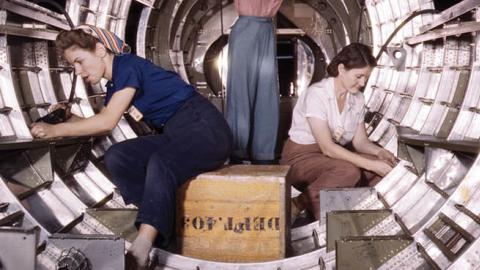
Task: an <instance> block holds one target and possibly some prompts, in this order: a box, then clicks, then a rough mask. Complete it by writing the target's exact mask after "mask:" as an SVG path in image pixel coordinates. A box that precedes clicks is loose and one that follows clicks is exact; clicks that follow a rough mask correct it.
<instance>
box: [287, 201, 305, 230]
mask: <svg viewBox="0 0 480 270" xmlns="http://www.w3.org/2000/svg"><path fill="white" fill-rule="evenodd" d="M299 197H300V196H298V197H295V198H292V203H291V210H290V211H291V216H290V217H291V224H293V222H295V220H296V219H297V218H298V216H300V214H301V213H302V211H303V210H305V207H303V205H302V203H301V202H300V198H299Z"/></svg>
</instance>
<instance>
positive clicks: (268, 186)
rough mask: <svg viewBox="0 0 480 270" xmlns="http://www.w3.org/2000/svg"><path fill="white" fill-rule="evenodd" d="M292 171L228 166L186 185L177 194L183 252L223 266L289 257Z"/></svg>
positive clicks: (178, 232)
mask: <svg viewBox="0 0 480 270" xmlns="http://www.w3.org/2000/svg"><path fill="white" fill-rule="evenodd" d="M288 169H289V167H288V166H280V165H234V166H227V167H224V168H222V169H220V170H217V171H213V172H208V173H204V174H201V175H199V176H197V177H196V178H195V179H193V180H192V181H189V182H187V183H186V184H185V185H183V186H182V187H181V188H180V189H179V191H178V193H177V225H176V228H177V230H176V232H177V244H178V248H179V249H180V250H179V252H180V253H181V254H183V255H185V256H189V257H194V258H199V259H204V260H213V261H223V262H261V261H270V260H277V259H282V258H285V252H286V245H287V243H289V241H290V239H289V238H290V237H289V235H290V230H289V224H290V186H289V185H288V184H287V183H286V180H285V178H286V175H287V172H288Z"/></svg>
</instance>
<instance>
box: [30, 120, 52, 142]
mask: <svg viewBox="0 0 480 270" xmlns="http://www.w3.org/2000/svg"><path fill="white" fill-rule="evenodd" d="M30 133H32V135H33V136H34V137H36V138H41V139H48V138H54V137H57V136H56V135H55V126H54V125H50V124H47V123H42V122H39V123H33V124H32V125H31V129H30Z"/></svg>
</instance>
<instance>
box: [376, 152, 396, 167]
mask: <svg viewBox="0 0 480 270" xmlns="http://www.w3.org/2000/svg"><path fill="white" fill-rule="evenodd" d="M377 157H378V158H379V159H380V160H383V161H385V162H387V163H388V164H389V165H390V166H392V167H393V166H395V164H396V163H397V159H396V158H395V156H394V155H393V154H392V153H391V152H390V151H388V150H386V149H384V148H382V149H381V150H380V151H378V153H377Z"/></svg>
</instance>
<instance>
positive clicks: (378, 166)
mask: <svg viewBox="0 0 480 270" xmlns="http://www.w3.org/2000/svg"><path fill="white" fill-rule="evenodd" d="M307 119H308V123H309V125H310V129H311V130H312V132H313V136H314V137H315V140H316V141H317V143H318V145H319V147H320V149H321V150H322V152H323V154H324V155H326V156H328V157H331V158H335V159H341V160H345V161H348V162H350V163H352V164H354V165H356V166H358V167H360V168H363V169H366V170H369V171H373V172H375V173H376V174H378V175H380V176H384V175H385V174H387V173H388V172H389V171H390V170H391V169H392V168H391V167H390V166H389V165H388V164H386V163H385V162H382V161H379V160H371V159H368V158H365V157H362V156H361V155H358V154H356V153H353V152H351V151H349V150H347V149H345V148H344V147H342V146H340V145H338V144H336V143H334V142H333V140H332V136H331V135H330V129H329V127H328V124H327V122H326V121H324V120H321V119H319V118H314V117H309V118H307Z"/></svg>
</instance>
